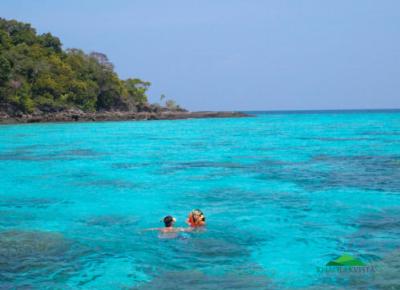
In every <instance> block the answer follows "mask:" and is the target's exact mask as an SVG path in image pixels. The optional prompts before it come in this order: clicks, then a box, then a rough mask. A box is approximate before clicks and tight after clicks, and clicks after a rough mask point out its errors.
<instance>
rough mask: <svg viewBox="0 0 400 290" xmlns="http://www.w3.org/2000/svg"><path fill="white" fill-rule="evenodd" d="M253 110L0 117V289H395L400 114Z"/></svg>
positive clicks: (399, 262) (398, 278)
mask: <svg viewBox="0 0 400 290" xmlns="http://www.w3.org/2000/svg"><path fill="white" fill-rule="evenodd" d="M255 115H256V117H251V118H237V119H236V118H230V119H197V120H178V121H143V122H139V121H136V122H102V123H65V124H64V123H59V124H56V123H54V124H28V125H4V126H0V288H1V289H14V288H18V287H20V288H21V289H185V290H186V289H191V290H194V289H251V290H254V289H352V288H353V289H399V288H400V275H399V271H400V113H398V112H390V111H388V112H385V111H383V112H346V113H343V112H313V113H284V112H281V113H273V114H272V113H255ZM193 208H200V209H201V210H203V212H204V213H205V215H206V217H207V223H208V224H207V227H206V230H205V231H202V232H195V233H184V234H182V235H180V236H178V237H177V238H175V239H163V238H160V237H159V234H158V233H157V232H144V231H142V230H143V229H146V228H150V227H159V226H162V223H161V222H160V220H161V219H162V218H163V217H164V216H165V215H169V214H170V215H173V216H175V217H176V218H177V220H178V222H177V225H178V226H185V223H184V221H185V219H186V217H187V214H188V213H189V211H190V210H192V209H193ZM343 254H348V255H351V256H353V257H355V258H357V259H359V260H360V261H362V262H363V263H364V264H365V265H367V266H365V267H368V268H367V269H365V268H364V270H363V271H362V272H346V271H341V270H340V269H339V270H340V271H339V270H338V271H328V270H331V269H332V268H329V269H328V267H327V266H326V264H327V263H328V262H329V261H331V260H334V259H336V258H338V257H340V256H341V255H343ZM341 269H342V268H341ZM371 269H372V270H371Z"/></svg>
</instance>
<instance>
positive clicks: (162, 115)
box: [0, 110, 251, 124]
mask: <svg viewBox="0 0 400 290" xmlns="http://www.w3.org/2000/svg"><path fill="white" fill-rule="evenodd" d="M250 116H251V115H248V114H245V113H241V112H213V111H206V112H187V111H167V112H165V111H164V112H96V113H86V112H82V111H75V110H71V111H62V112H56V113H48V114H43V113H42V114H20V115H16V116H10V115H8V114H6V113H0V124H19V123H46V122H96V121H97V122H98V121H129V120H132V121H133V120H137V121H141V120H179V119H194V118H196V119H198V118H238V117H250Z"/></svg>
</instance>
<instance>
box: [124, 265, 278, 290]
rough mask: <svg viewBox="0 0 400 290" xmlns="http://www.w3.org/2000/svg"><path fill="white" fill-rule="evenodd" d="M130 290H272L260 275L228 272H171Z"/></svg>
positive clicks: (267, 281) (269, 282) (268, 281)
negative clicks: (214, 273)
mask: <svg viewBox="0 0 400 290" xmlns="http://www.w3.org/2000/svg"><path fill="white" fill-rule="evenodd" d="M132 289H137V290H152V289H154V290H155V289H157V290H158V289H171V290H172V289H174V290H181V289H182V290H187V289H193V290H196V289H199V290H200V289H201V290H214V289H215V290H217V289H218V290H219V289H254V290H257V289H260V290H261V289H265V290H267V289H274V288H273V287H272V284H271V281H270V280H269V279H268V278H267V277H266V276H265V275H262V274H257V273H246V272H245V273H243V272H241V271H236V272H229V273H225V274H220V275H210V274H205V273H203V272H201V271H195V270H194V271H173V272H172V271H171V272H165V273H162V274H161V275H158V276H157V277H155V278H154V279H153V280H152V281H150V282H148V283H146V284H142V285H141V286H139V287H135V288H132Z"/></svg>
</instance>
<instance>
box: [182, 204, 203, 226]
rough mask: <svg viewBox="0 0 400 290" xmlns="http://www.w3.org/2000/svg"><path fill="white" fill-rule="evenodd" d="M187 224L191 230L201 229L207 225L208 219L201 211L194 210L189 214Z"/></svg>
mask: <svg viewBox="0 0 400 290" xmlns="http://www.w3.org/2000/svg"><path fill="white" fill-rule="evenodd" d="M186 223H187V224H188V225H189V226H190V227H191V228H200V227H204V226H205V225H206V217H205V216H204V214H203V212H202V211H201V210H199V209H194V210H192V211H191V212H190V213H189V216H188V219H187V220H186Z"/></svg>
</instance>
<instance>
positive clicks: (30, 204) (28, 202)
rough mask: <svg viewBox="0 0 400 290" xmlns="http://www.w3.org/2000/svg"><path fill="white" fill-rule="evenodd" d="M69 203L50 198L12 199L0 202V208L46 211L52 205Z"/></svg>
mask: <svg viewBox="0 0 400 290" xmlns="http://www.w3.org/2000/svg"><path fill="white" fill-rule="evenodd" d="M69 203H71V202H69V201H65V200H58V199H52V198H12V199H6V200H3V201H0V207H7V208H10V207H11V208H34V209H46V208H49V207H51V206H54V205H59V204H64V205H65V204H69Z"/></svg>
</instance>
